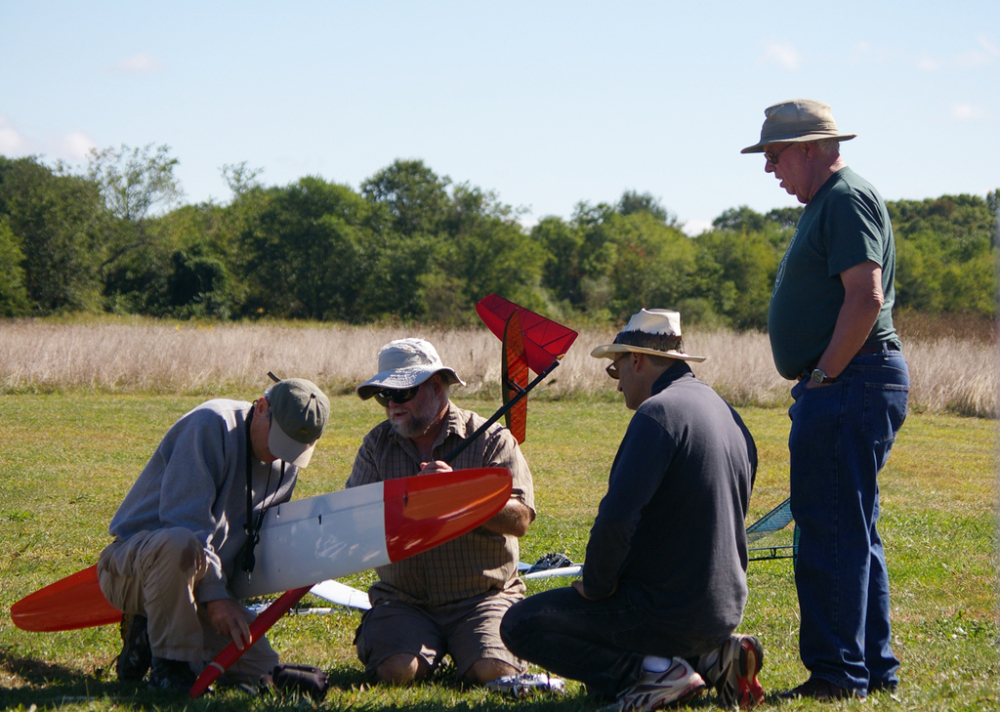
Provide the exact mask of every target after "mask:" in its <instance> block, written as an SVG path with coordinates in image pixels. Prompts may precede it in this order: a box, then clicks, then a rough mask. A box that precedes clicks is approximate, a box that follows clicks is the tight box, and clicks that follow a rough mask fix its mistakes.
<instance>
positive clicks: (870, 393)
mask: <svg viewBox="0 0 1000 712" xmlns="http://www.w3.org/2000/svg"><path fill="white" fill-rule="evenodd" d="M909 393H910V388H909V386H905V385H902V384H897V383H866V384H865V402H864V412H863V413H862V418H861V432H863V433H864V434H865V435H867V436H868V437H870V438H871V439H872V440H875V441H876V442H883V443H887V442H892V441H893V440H894V439H895V437H896V433H898V432H899V429H900V428H901V427H902V426H903V421H904V420H906V402H907V399H908V397H909Z"/></svg>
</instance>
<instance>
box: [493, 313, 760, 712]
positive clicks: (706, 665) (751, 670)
mask: <svg viewBox="0 0 1000 712" xmlns="http://www.w3.org/2000/svg"><path fill="white" fill-rule="evenodd" d="M591 355H592V356H594V357H596V358H602V357H606V358H610V359H612V362H611V364H610V365H609V366H608V367H607V372H608V375H609V376H611V377H612V378H614V379H616V380H617V381H618V390H619V391H621V393H622V394H623V395H624V396H625V407H626V408H628V409H630V410H634V411H636V412H635V415H634V416H633V417H632V420H631V422H630V423H629V426H628V429H627V431H626V433H625V437H624V439H623V440H622V442H621V445H620V446H619V448H618V454H617V455H616V457H615V461H614V464H613V465H612V467H611V475H610V477H609V481H608V491H607V494H605V496H604V499H603V500H602V501H601V504H600V507H599V509H598V512H597V517H596V519H595V521H594V525H593V528H592V529H591V532H590V540H589V542H588V544H587V554H586V560H585V563H584V566H583V574H582V579H581V580H578V581H574V582H573V586H572V587H571V588H561V589H555V590H551V591H546V592H544V593H539V594H537V595H534V596H531V597H530V598H527V599H525V600H524V601H522V602H521V603H518V604H516V605H515V606H514V607H513V608H511V610H510V611H508V613H507V615H506V616H504V620H503V623H502V624H501V627H500V634H501V636H502V638H503V640H504V642H505V643H506V644H507V647H509V648H510V650H511V651H512V652H514V653H515V654H516V655H518V656H520V657H522V658H524V659H525V660H528V661H529V662H533V663H536V664H538V665H540V666H542V667H544V668H546V669H548V670H550V671H552V672H554V673H556V674H557V675H562V676H565V677H569V678H573V679H576V680H580V681H582V682H584V683H585V684H586V686H587V690H588V692H589V693H591V694H594V695H597V696H601V697H610V698H617V706H618V708H620V709H622V710H652V709H657V708H659V707H662V706H664V705H667V704H670V703H674V702H681V701H684V700H687V699H690V698H692V697H694V696H696V695H698V694H700V693H701V692H702V691H703V690H704V688H705V687H706V682H707V683H708V684H710V685H713V686H714V687H715V689H716V691H717V693H718V695H719V702H720V704H722V705H723V706H725V707H733V706H735V705H737V704H741V705H743V706H748V707H749V706H752V705H754V704H756V703H758V702H760V701H761V700H762V699H763V690H762V689H761V686H760V684H759V683H758V682H757V678H756V676H757V671H758V670H759V669H760V666H761V663H762V662H763V648H762V646H761V644H760V642H759V641H758V640H757V638H755V637H753V636H747V635H734V631H735V629H736V627H737V626H738V625H739V623H740V621H741V620H742V617H743V607H744V605H745V604H746V600H747V582H746V568H747V542H746V530H745V527H744V520H745V517H746V514H747V506H748V504H749V500H750V491H751V489H752V487H753V482H754V477H755V475H756V469H757V449H756V446H755V444H754V441H753V438H752V437H751V435H750V432H749V431H748V430H747V428H746V426H745V425H744V424H743V421H742V420H741V419H740V417H739V415H738V414H737V413H736V411H734V410H733V409H732V408H731V407H729V405H728V404H727V403H726V402H725V401H724V400H722V398H720V397H719V396H718V395H717V394H716V393H715V391H713V390H712V389H711V388H710V387H709V386H708V385H706V384H705V383H702V382H701V381H699V380H698V379H697V378H695V376H694V374H693V373H692V371H691V368H690V367H689V366H688V362H689V361H703V360H704V357H699V356H692V355H689V354H687V353H684V351H683V346H682V344H681V328H680V314H678V313H677V312H674V311H668V310H665V309H652V310H646V309H643V310H642V311H640V312H639V313H638V314H636V315H634V316H633V317H632V319H631V320H630V321H629V323H628V325H627V326H626V327H625V329H624V330H623V331H621V332H620V333H619V334H618V335H617V337H616V338H615V340H614V343H612V344H606V345H603V346H598V347H597V348H596V349H594V351H593V352H592V354H591Z"/></svg>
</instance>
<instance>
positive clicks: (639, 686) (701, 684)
mask: <svg viewBox="0 0 1000 712" xmlns="http://www.w3.org/2000/svg"><path fill="white" fill-rule="evenodd" d="M704 689H705V681H704V680H703V679H702V677H701V675H699V674H698V673H696V672H695V671H694V669H693V668H692V667H691V666H690V665H688V664H687V662H686V661H685V660H684V659H683V658H671V659H670V667H668V668H667V669H666V671H665V672H647V673H646V674H644V675H643V676H642V678H641V679H640V680H639V681H638V682H637V683H635V684H634V685H632V686H631V687H629V688H627V689H625V690H623V691H622V692H621V693H620V694H619V695H618V703H617V704H616V705H615V706H614V708H613V709H617V710H620V712H649V710H658V709H660V708H661V707H666V706H667V705H669V704H672V703H674V702H686V701H687V700H690V699H691V698H693V697H697V696H698V695H700V694H701V693H702V691H704Z"/></svg>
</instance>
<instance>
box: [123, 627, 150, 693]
mask: <svg viewBox="0 0 1000 712" xmlns="http://www.w3.org/2000/svg"><path fill="white" fill-rule="evenodd" d="M121 635H122V651H121V652H120V653H119V654H118V658H117V659H116V660H115V671H116V672H117V673H118V679H119V680H121V681H122V682H139V680H141V679H142V678H144V677H145V676H146V671H147V670H149V664H150V662H151V661H152V659H153V654H152V652H151V651H150V649H149V634H148V633H147V632H146V617H145V616H134V615H131V614H129V613H125V614H123V615H122V623H121Z"/></svg>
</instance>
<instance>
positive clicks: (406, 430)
mask: <svg viewBox="0 0 1000 712" xmlns="http://www.w3.org/2000/svg"><path fill="white" fill-rule="evenodd" d="M430 425H431V424H430V421H429V420H428V419H427V418H421V417H419V416H416V415H414V414H413V413H410V419H409V420H408V421H407V423H406V425H401V424H400V423H393V424H392V432H394V433H396V434H397V435H399V436H402V437H404V438H409V439H412V438H416V437H419V436H421V435H423V434H424V433H426V432H427V429H428V428H429V427H430Z"/></svg>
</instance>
